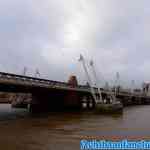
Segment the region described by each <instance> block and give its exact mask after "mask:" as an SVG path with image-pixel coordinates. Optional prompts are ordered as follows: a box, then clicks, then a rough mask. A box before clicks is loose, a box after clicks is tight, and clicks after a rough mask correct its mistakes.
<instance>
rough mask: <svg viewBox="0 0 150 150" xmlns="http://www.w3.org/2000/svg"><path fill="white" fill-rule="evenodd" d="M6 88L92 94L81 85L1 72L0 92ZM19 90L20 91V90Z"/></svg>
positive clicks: (136, 95) (128, 94) (125, 93)
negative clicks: (75, 85)
mask: <svg viewBox="0 0 150 150" xmlns="http://www.w3.org/2000/svg"><path fill="white" fill-rule="evenodd" d="M4 86H7V88H8V87H10V88H11V87H12V89H13V88H16V87H17V86H22V87H26V88H34V87H40V88H46V89H58V90H73V91H78V92H88V93H89V92H91V91H90V88H89V87H87V86H85V85H79V86H77V87H72V86H71V85H69V84H68V83H66V82H60V81H53V80H48V79H40V78H35V77H30V76H23V75H16V74H12V73H4V72H0V87H1V88H0V91H5V89H2V88H3V87H4ZM10 90H11V89H10ZM18 90H19V89H18ZM95 92H96V93H97V92H98V90H97V88H95ZM102 93H106V94H112V93H113V92H112V91H106V90H104V89H103V90H102ZM119 95H122V96H129V97H130V96H135V97H139V98H145V97H147V98H150V97H148V96H146V95H145V94H143V93H127V92H120V93H119Z"/></svg>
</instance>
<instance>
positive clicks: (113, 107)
mask: <svg viewBox="0 0 150 150" xmlns="http://www.w3.org/2000/svg"><path fill="white" fill-rule="evenodd" d="M95 110H96V112H99V113H109V114H110V113H111V114H116V113H122V112H123V104H122V103H121V102H120V101H114V102H112V103H109V104H108V103H97V104H96V106H95Z"/></svg>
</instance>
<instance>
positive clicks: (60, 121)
mask: <svg viewBox="0 0 150 150" xmlns="http://www.w3.org/2000/svg"><path fill="white" fill-rule="evenodd" d="M81 139H98V140H102V139H109V140H120V139H137V140H138V139H139V140H141V139H150V106H148V105H147V106H132V107H128V108H125V109H124V112H123V114H122V115H112V116H110V115H109V116H108V115H100V114H95V113H93V112H78V113H77V112H74V113H71V112H68V113H49V114H43V115H34V116H33V115H31V114H30V113H29V112H28V111H27V110H24V109H11V106H10V105H8V104H3V105H2V104H1V105H0V150H60V149H61V150H76V149H77V150H78V149H80V147H79V146H80V140H81Z"/></svg>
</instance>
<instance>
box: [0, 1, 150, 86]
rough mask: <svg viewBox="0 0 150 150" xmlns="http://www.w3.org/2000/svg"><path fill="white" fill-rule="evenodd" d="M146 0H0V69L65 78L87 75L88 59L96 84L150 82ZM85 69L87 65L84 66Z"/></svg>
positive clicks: (149, 24) (149, 25)
mask: <svg viewBox="0 0 150 150" xmlns="http://www.w3.org/2000/svg"><path fill="white" fill-rule="evenodd" d="M149 6H150V2H149V0H132V1H131V0H124V1H121V0H44V1H43V0H13V1H11V0H0V41H1V42H0V71H2V72H10V73H16V74H22V73H23V68H24V67H27V75H30V76H34V72H35V70H36V68H38V69H39V71H40V74H41V78H47V79H51V80H59V81H67V80H68V78H69V76H70V75H76V76H77V78H78V81H79V83H81V84H84V83H85V82H86V81H87V79H86V75H85V73H84V70H83V67H82V64H81V62H79V61H78V59H79V55H80V54H82V55H83V56H84V58H85V61H86V63H87V66H88V64H89V61H90V60H91V59H92V60H93V61H94V65H95V68H96V72H97V76H98V78H99V84H101V85H102V84H104V82H105V81H108V82H109V83H112V84H113V83H114V81H115V78H116V72H119V77H120V79H119V80H120V84H121V85H123V86H131V81H132V80H135V85H134V86H140V85H141V83H142V82H143V81H145V82H149V81H150V59H149V58H150V19H149V16H150V9H149ZM89 71H90V69H89Z"/></svg>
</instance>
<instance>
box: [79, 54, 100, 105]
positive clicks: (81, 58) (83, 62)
mask: <svg viewBox="0 0 150 150" xmlns="http://www.w3.org/2000/svg"><path fill="white" fill-rule="evenodd" d="M79 61H80V62H82V65H83V69H84V71H85V74H86V77H87V79H88V82H89V85H90V90H91V93H92V96H93V98H94V100H95V103H97V102H98V101H97V98H96V95H95V92H94V88H93V87H92V80H91V78H90V75H89V73H88V70H87V67H86V65H85V60H84V57H83V56H82V55H81V54H80V58H79Z"/></svg>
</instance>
